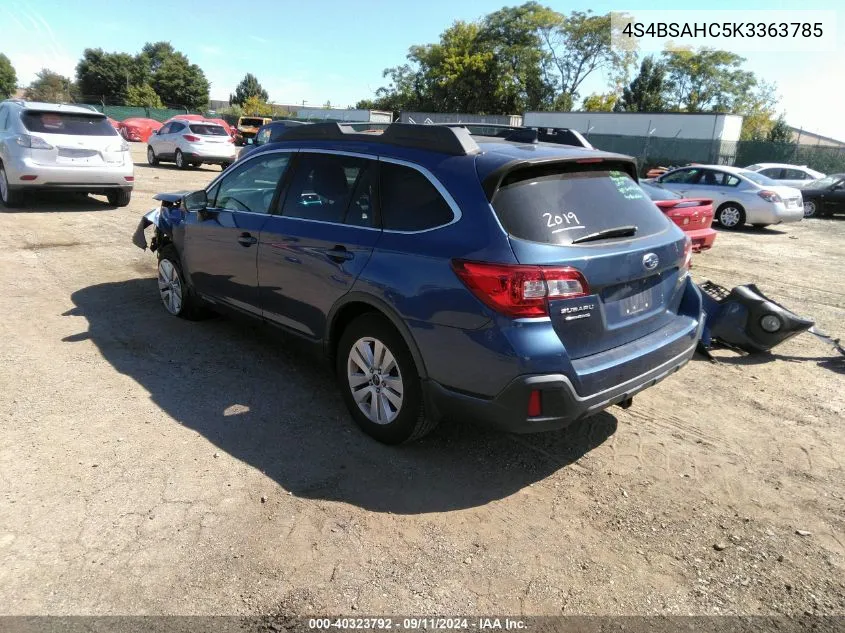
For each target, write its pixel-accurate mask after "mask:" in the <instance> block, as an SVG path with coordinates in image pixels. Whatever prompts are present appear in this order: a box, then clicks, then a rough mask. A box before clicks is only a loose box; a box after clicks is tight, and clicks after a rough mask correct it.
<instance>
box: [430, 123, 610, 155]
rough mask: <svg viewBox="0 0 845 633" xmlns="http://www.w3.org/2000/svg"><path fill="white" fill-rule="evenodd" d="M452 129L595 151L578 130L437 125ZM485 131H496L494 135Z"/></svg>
mask: <svg viewBox="0 0 845 633" xmlns="http://www.w3.org/2000/svg"><path fill="white" fill-rule="evenodd" d="M434 125H440V126H445V127H452V128H458V127H462V128H466V129H467V130H468V131H469V133H470V134H472V135H474V136H492V137H494V138H498V139H501V140H503V141H511V142H514V143H538V142H540V143H556V144H558V145H571V146H573V147H584V148H586V149H595V148H594V147H593V146H592V145H591V144H590V142H589V141H588V140H587V139H586V138H584V136H583V135H582V134H581V133H580V132H578V131H577V130H572V129H570V128H564V127H557V128H551V127H542V126H541V127H534V126H530V127H526V126H518V125H505V124H502V123H471V122H469V123H435V124H434ZM485 129H492V130H494V132H493V133H489V132H486V131H485Z"/></svg>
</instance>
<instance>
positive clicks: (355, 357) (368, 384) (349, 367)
mask: <svg viewBox="0 0 845 633" xmlns="http://www.w3.org/2000/svg"><path fill="white" fill-rule="evenodd" d="M346 378H347V380H348V382H349V389H350V390H351V391H352V397H353V398H354V400H355V403H356V404H357V405H358V408H360V409H361V412H362V413H363V414H364V415H365V416H367V419H368V420H370V421H371V422H374V423H375V424H390V423H391V422H393V421H394V420H395V419H396V417H397V416H398V415H399V412H400V411H401V410H402V401H403V397H404V391H405V388H404V384H403V382H402V373H401V372H400V371H399V365H398V364H397V363H396V358H395V357H394V355H393V353H392V352H391V351H390V350H389V349H388V348H387V346H386V345H385V344H384V343H382V342H381V341H380V340H378V339H377V338H373V337H364V338H360V339H358V340H357V341H356V342H355V344H354V345H353V346H352V347H351V349H350V350H349V357H348V359H347V361H346Z"/></svg>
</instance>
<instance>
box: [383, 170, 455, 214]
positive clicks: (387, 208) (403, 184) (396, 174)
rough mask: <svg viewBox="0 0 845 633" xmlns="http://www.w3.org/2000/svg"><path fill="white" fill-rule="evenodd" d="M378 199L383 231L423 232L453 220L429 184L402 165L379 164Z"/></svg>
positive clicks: (425, 179)
mask: <svg viewBox="0 0 845 633" xmlns="http://www.w3.org/2000/svg"><path fill="white" fill-rule="evenodd" d="M379 199H380V208H381V220H382V228H384V229H385V230H390V231H424V230H426V229H432V228H435V227H438V226H443V225H444V224H449V223H450V222H451V221H452V220H453V219H454V218H455V214H454V213H452V208H451V207H450V206H449V204H448V203H447V202H446V200H444V198H443V196H442V195H440V192H439V191H438V190H437V188H436V187H435V186H434V185H433V184H432V182H431V181H430V180H429V179H428V178H426V177H425V176H424V175H423V174H422V173H420V172H419V171H417V170H416V169H412V168H411V167H406V166H404V165H396V164H394V163H388V162H383V163H382V164H381V189H380V193H379Z"/></svg>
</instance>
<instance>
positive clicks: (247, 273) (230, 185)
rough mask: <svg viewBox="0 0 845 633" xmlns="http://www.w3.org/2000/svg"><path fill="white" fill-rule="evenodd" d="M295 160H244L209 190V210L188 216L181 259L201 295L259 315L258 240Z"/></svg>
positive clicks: (283, 156) (280, 156) (274, 155)
mask: <svg viewBox="0 0 845 633" xmlns="http://www.w3.org/2000/svg"><path fill="white" fill-rule="evenodd" d="M291 156H292V153H290V152H271V153H266V154H261V155H259V156H256V157H252V158H250V159H249V160H245V161H244V162H243V163H242V164H239V165H238V167H236V168H234V169H232V170H231V171H229V172H227V173H225V174H224V175H223V176H222V177H221V178H220V180H218V181H217V182H216V183H215V184H214V185H213V186H212V187H211V188H210V189H209V190H208V200H209V203H208V209H207V210H205V211H202V212H198V213H193V212H192V213H191V214H190V216H189V219H188V222H189V224H188V226H187V227H186V231H185V234H186V241H185V245H184V248H183V253H182V257H183V261H184V262H185V264H186V269H187V271H188V273H189V274H190V276H191V282H192V284H193V286H194V288H195V289H196V291H197V292H199V293H200V294H202V295H205V296H206V297H209V298H211V299H212V300H214V301H216V302H219V303H223V304H226V305H228V306H230V307H233V308H237V309H239V310H242V311H244V312H250V313H253V314H256V315H258V314H260V312H261V310H260V308H259V306H258V274H257V268H256V261H257V255H258V238H259V236H260V234H261V229H262V227H263V226H264V224H265V222H266V221H267V218H268V217H269V213H270V209H271V208H272V206H273V203H274V200H275V199H276V198H275V196H276V193H277V189H278V185H279V183H280V182H281V180H282V178H283V176H284V174H285V171H286V170H287V168H288V165H289V164H290V159H291Z"/></svg>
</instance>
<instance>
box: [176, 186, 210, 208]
mask: <svg viewBox="0 0 845 633" xmlns="http://www.w3.org/2000/svg"><path fill="white" fill-rule="evenodd" d="M182 206H183V207H184V209H185V211H204V210H205V209H206V207H208V195H207V194H206V193H205V189H200V190H199V191H194V192H193V193H189V194H188V195H187V196H185V197H184V198H183V199H182Z"/></svg>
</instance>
